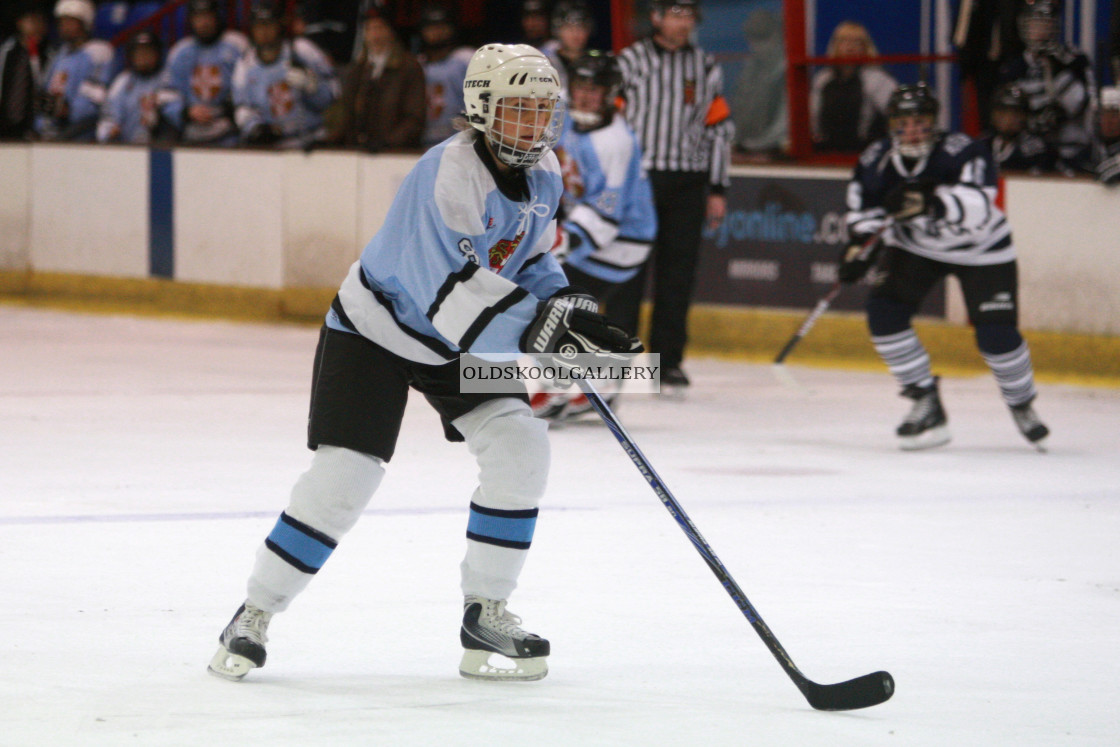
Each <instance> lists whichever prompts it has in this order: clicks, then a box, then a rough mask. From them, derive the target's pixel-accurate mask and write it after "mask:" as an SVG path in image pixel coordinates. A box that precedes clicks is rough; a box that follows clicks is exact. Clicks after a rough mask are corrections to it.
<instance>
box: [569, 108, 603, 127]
mask: <svg viewBox="0 0 1120 747" xmlns="http://www.w3.org/2000/svg"><path fill="white" fill-rule="evenodd" d="M568 114H570V115H571V116H572V121H573V122H575V123H576V124H577V125H579V126H580V127H585V128H591V127H598V126H599V123H600V122H602V121H603V115H602V114H601V113H600V112H580V111H576V110H575V109H569V110H568Z"/></svg>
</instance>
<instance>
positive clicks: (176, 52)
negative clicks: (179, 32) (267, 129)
mask: <svg viewBox="0 0 1120 747" xmlns="http://www.w3.org/2000/svg"><path fill="white" fill-rule="evenodd" d="M187 25H188V27H189V29H190V35H189V36H186V37H184V38H183V39H180V40H179V42H178V43H176V44H175V46H173V47H172V48H171V52H170V54H168V56H167V71H166V73H165V75H164V78H165V89H166V90H165V92H164V94H163V95H161V99H160V101H161V109H162V113H163V115H164V116H165V117H167V119H168V121H170V122H171V123H172V124H173V125H174V126H175V128H176V129H178V130H179V131H180V132H181V137H182V142H184V143H187V144H190V145H236V144H237V141H238V132H237V125H236V124H234V121H233V85H232V82H233V68H234V66H235V65H236V64H237V61H238V60H239V59H241V55H242V54H244V53H245V50H246V49H247V48H248V46H249V42H248V40H247V39H246V38H245V35H244V34H242V33H241V32H239V31H233V30H229V29H226V28H225V23H224V19H223V16H222V12H221V9H220V7H219V5H218V0H188V3H187Z"/></svg>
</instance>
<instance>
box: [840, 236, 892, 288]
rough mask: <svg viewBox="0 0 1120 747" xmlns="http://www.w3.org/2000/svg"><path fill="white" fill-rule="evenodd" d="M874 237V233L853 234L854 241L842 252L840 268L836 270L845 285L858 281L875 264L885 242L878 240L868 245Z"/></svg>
mask: <svg viewBox="0 0 1120 747" xmlns="http://www.w3.org/2000/svg"><path fill="white" fill-rule="evenodd" d="M872 238H874V234H856V235H854V236H852V243H851V244H850V245H849V246H848V247H847V248H845V249H844V250H843V251H841V252H840V269H839V270H837V271H836V279H837V280H839V281H840V282H841V283H843V284H844V285H850V284H851V283H855V282H857V281H858V280H859V279H860V278H862V277H863V276H864V275H866V274H867V271H868V270H870V269H871V265H873V264H875V259H876V257H878V256H879V249H880V247H882V245H883V244H882V242H880V241H876V242H875V244H874V245H873V246H870V247H868V246H867V242H869V241H871V240H872Z"/></svg>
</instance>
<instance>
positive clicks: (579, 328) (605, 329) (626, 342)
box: [521, 294, 643, 368]
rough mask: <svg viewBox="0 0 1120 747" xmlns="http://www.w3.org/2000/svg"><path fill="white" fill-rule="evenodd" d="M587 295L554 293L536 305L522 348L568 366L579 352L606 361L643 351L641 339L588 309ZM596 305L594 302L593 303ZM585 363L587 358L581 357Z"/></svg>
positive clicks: (549, 362) (576, 362)
mask: <svg viewBox="0 0 1120 747" xmlns="http://www.w3.org/2000/svg"><path fill="white" fill-rule="evenodd" d="M588 302H590V303H592V304H594V303H595V299H593V298H591V297H590V296H586V295H582V294H580V295H575V296H571V295H569V296H553V297H552V298H550V299H549V300H547V301H545V302H543V303H542V304H541V305H540V307H539V308H538V309H537V318H536V319H534V320H533V322H532V323H531V324H530V325H529V326H528V328H527V329H526V330H525V334H523V335H522V336H521V350H522V351H523V352H525V353H529V354H530V355H532V356H533V357H535V358H536V359H537V360H538V361H540V362H541V363H542V364H545V365H556V366H561V367H564V368H571V367H572V366H575V365H579V364H580V361H579V359H578V358H577V356H579V355H592V356H595V358H597V359H602V360H601V361H596V362H595V363H596V365H598V364H599V363H601V364H602V365H609V364H610V363H611V362H617V361H619V360H621V359H622V358H623V356H624V354H634V353H640V352H642V350H643V348H642V343H641V341H640V340H638V338H636V337H631V336H630V335H628V334H627V333H626V332H625V331H624V330H623V329H622V328H621V327H618V326H616V325H614V324H611V323H610V322H608V321H607V318H606V317H605V316H603V315H602V314H599V313H596V312H594V311H589V310H588V305H589V304H588ZM596 305H597V304H596ZM583 362H584V363H586V362H587V361H583Z"/></svg>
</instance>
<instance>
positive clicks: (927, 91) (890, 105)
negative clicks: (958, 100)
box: [887, 83, 941, 158]
mask: <svg viewBox="0 0 1120 747" xmlns="http://www.w3.org/2000/svg"><path fill="white" fill-rule="evenodd" d="M940 112H941V103H940V102H939V101H938V100H937V97H936V96H934V95H933V89H932V88H930V87H929V86H927V85H926V84H925V83H915V84H905V85H901V86H899V87H898V88H896V89H895V90H894V93H892V94H891V97H890V100H889V101H888V102H887V121H888V130H889V131H890V135H891V144H892V146H893V147H894V149H895V150H896V151H897V152H898V153H899V154H900V155H902V156H905V157H907V158H921V157H923V156H925V155H927V154H928V153H929V152H930V151H931V150H932V149H933V142H934V140H936V139H937V136H938V134H939V133H938V130H937V115H938V114H939V113H940ZM909 117H926V118H928V119H927V121H926V122H924V123H921V124H920V125H919V130H921V131H920V133H919V136H918V137H917V138H916V139H915V137H914V133H911V132H909V131H908V128H907V127H906V120H907V118H909Z"/></svg>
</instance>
